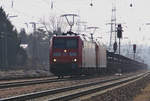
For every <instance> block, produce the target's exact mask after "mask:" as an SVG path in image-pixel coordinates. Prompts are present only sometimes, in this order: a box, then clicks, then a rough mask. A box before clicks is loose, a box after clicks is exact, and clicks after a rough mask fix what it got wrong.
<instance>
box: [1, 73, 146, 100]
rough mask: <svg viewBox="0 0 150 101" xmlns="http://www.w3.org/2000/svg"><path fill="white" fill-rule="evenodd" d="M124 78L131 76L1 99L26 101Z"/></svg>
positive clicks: (67, 97) (68, 96) (73, 96)
mask: <svg viewBox="0 0 150 101" xmlns="http://www.w3.org/2000/svg"><path fill="white" fill-rule="evenodd" d="M142 75H144V73H142V74H140V76H142ZM140 76H134V79H135V78H138V77H140ZM123 78H129V76H128V77H120V78H115V79H109V80H102V81H98V82H93V83H86V84H80V85H76V86H71V87H64V88H58V89H52V90H46V91H40V92H35V93H29V94H23V95H19V96H14V97H10V98H4V99H0V101H26V100H29V99H36V98H39V97H43V96H49V95H54V94H57V93H62V92H67V91H70V90H76V89H81V88H84V87H90V86H93V85H94V86H95V85H99V84H104V83H108V82H112V81H115V80H119V81H120V79H123ZM132 79H133V77H132ZM132 79H130V80H132ZM127 81H129V80H126V81H122V83H123V82H127ZM119 84H121V82H119V83H118V82H117V83H114V84H113V85H108V86H103V87H101V88H99V90H102V89H104V88H108V87H111V86H114V85H119ZM91 91H92V92H94V91H96V89H93V90H91ZM88 93H89V92H88V91H85V92H79V93H75V94H71V95H67V96H59V97H58V98H53V99H49V101H58V100H59V99H61V100H62V99H63V100H64V99H73V98H75V97H79V96H81V95H85V94H88Z"/></svg>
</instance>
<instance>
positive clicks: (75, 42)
mask: <svg viewBox="0 0 150 101" xmlns="http://www.w3.org/2000/svg"><path fill="white" fill-rule="evenodd" d="M105 69H106V49H105V48H104V47H103V46H102V45H100V43H98V42H94V41H93V40H91V39H88V38H86V37H83V36H76V35H74V36H67V35H66V36H63V35H62V36H54V37H52V39H51V42H50V71H51V72H52V73H53V74H55V75H57V76H64V75H81V74H94V73H95V72H100V71H102V70H105Z"/></svg>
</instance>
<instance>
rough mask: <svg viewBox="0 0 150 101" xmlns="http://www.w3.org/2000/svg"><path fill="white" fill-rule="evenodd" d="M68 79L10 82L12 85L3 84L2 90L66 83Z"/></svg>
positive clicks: (0, 87)
mask: <svg viewBox="0 0 150 101" xmlns="http://www.w3.org/2000/svg"><path fill="white" fill-rule="evenodd" d="M65 80H67V79H58V78H49V79H44V80H33V81H20V82H19V81H18V82H10V83H1V84H0V89H4V88H8V87H21V86H28V85H33V84H42V83H51V82H59V81H65Z"/></svg>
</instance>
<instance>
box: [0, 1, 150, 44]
mask: <svg viewBox="0 0 150 101" xmlns="http://www.w3.org/2000/svg"><path fill="white" fill-rule="evenodd" d="M114 1H115V0H92V2H93V7H90V3H91V0H0V5H1V6H2V7H3V8H4V9H5V11H6V13H8V14H9V15H10V16H12V15H18V17H16V18H10V20H11V21H12V23H13V24H14V25H15V26H16V28H17V29H18V30H19V29H20V28H23V27H24V28H26V29H27V26H26V25H25V24H24V23H29V22H39V19H43V18H45V19H47V18H48V17H49V16H52V15H55V16H60V15H62V14H66V13H75V14H79V15H80V19H81V21H86V22H88V23H87V26H96V27H99V30H98V31H97V34H99V36H102V37H103V40H107V41H108V40H109V35H110V34H109V33H107V32H109V31H110V26H109V25H106V23H110V20H111V9H112V4H113V2H114ZM12 2H13V7H12ZM51 2H53V9H51ZM131 3H132V5H133V6H132V7H130V4H131ZM116 9H117V11H116V16H117V23H123V26H124V27H123V30H124V32H123V36H124V37H128V39H124V40H123V42H128V41H131V43H139V44H141V43H144V44H146V43H148V42H149V40H150V25H146V24H145V23H150V12H149V9H150V0H116ZM31 29H32V26H31V25H30V26H29V27H28V29H27V30H31ZM126 40H127V41H126Z"/></svg>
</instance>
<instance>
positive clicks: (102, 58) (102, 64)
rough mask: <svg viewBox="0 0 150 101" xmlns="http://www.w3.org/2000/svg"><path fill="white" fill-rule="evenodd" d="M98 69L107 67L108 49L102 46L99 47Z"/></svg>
mask: <svg viewBox="0 0 150 101" xmlns="http://www.w3.org/2000/svg"><path fill="white" fill-rule="evenodd" d="M98 46H99V47H98V48H99V49H98V59H99V60H98V68H106V67H107V60H106V59H107V57H106V49H105V47H103V46H102V45H98Z"/></svg>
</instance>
